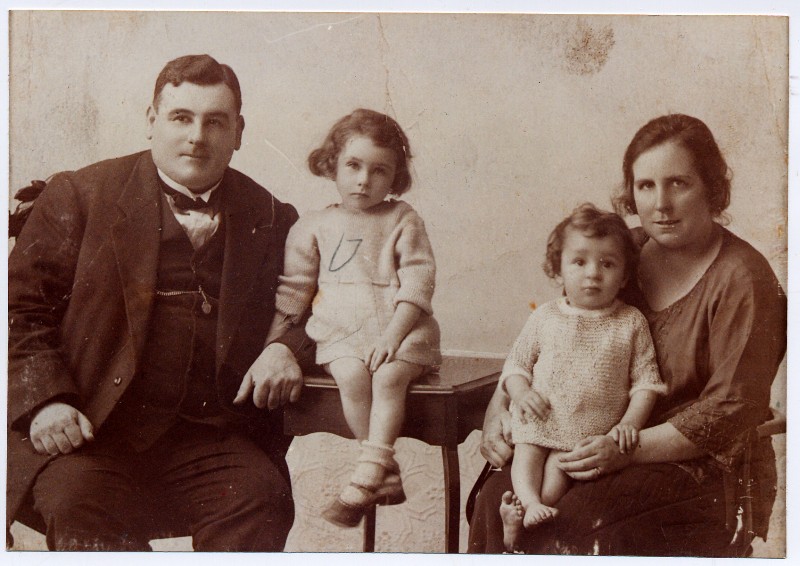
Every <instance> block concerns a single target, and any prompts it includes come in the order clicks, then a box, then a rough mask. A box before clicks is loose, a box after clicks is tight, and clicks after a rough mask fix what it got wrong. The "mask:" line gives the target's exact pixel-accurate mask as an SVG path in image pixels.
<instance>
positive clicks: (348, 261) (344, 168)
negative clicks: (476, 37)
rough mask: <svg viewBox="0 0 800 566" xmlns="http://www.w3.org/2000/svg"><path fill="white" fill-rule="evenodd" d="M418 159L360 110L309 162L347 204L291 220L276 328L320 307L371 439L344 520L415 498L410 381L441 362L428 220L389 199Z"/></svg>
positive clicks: (339, 519)
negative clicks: (408, 492)
mask: <svg viewBox="0 0 800 566" xmlns="http://www.w3.org/2000/svg"><path fill="white" fill-rule="evenodd" d="M410 158H411V150H410V148H409V145H408V139H407V138H406V135H405V134H404V133H403V131H402V130H401V129H400V126H399V125H398V124H397V122H396V121H395V120H393V119H392V118H390V117H389V116H386V115H384V114H381V113H378V112H374V111H372V110H365V109H359V110H356V111H354V112H353V113H352V114H349V115H347V116H345V117H344V118H342V119H341V120H339V121H338V122H337V123H336V124H335V125H334V126H333V127H332V129H331V131H330V132H329V133H328V136H327V137H326V139H325V141H324V142H323V144H322V146H321V147H319V148H318V149H316V150H314V151H313V152H311V154H310V155H309V157H308V165H309V168H310V169H311V172H312V173H314V174H315V175H317V176H321V177H326V178H328V179H331V180H332V181H334V182H335V183H336V188H337V190H338V191H339V195H340V196H341V203H340V204H335V205H332V206H329V207H328V208H325V209H323V210H320V211H316V212H312V213H309V214H307V215H305V216H303V217H302V218H300V220H298V221H297V223H296V224H295V225H294V226H293V227H292V229H291V231H290V232H289V235H288V238H287V242H286V255H285V260H284V272H283V276H282V277H281V278H280V285H279V288H278V291H277V296H276V308H277V314H276V316H275V320H274V321H273V323H272V330H271V332H270V336H273V335H277V334H280V333H281V327H282V326H284V325H286V324H294V323H297V322H298V321H299V320H300V318H301V317H302V315H303V313H304V312H305V311H306V309H307V308H308V306H309V305H311V306H312V315H311V318H310V319H309V320H308V323H307V324H306V332H307V334H308V336H309V337H310V338H312V339H313V340H314V341H315V342H316V344H317V358H316V362H317V364H319V365H321V366H322V367H323V368H325V371H327V372H328V373H329V374H330V375H331V376H333V378H334V380H335V381H336V384H337V385H338V387H339V391H340V394H341V398H342V407H343V409H344V415H345V418H346V420H347V424H348V425H349V426H350V429H351V430H352V431H353V435H354V436H355V437H356V438H357V439H358V440H360V441H362V442H361V453H360V456H359V458H358V461H357V463H356V467H355V471H354V472H353V475H352V477H351V479H350V483H349V485H348V486H346V487H345V488H344V489H343V491H342V492H341V493H340V494H339V496H338V497H337V498H336V499H335V500H334V501H333V502H332V503H331V504H330V505H329V506H328V507H327V508H326V509H325V510H324V511H323V514H322V515H323V517H325V519H327V520H328V521H330V522H332V523H334V524H337V525H340V526H345V527H354V526H356V525H358V523H359V522H360V520H361V518H362V517H363V515H364V514H365V512H366V511H367V510H368V509H370V508H371V507H372V506H374V505H376V504H382V505H392V504H398V503H402V502H403V501H405V498H406V496H405V493H404V491H403V485H402V482H401V480H400V474H399V472H400V469H399V467H398V465H397V461H396V460H395V458H394V448H393V445H394V442H395V440H396V439H397V437H398V435H399V434H400V428H401V426H402V424H403V417H404V410H405V402H406V390H407V388H408V385H409V383H410V382H411V381H413V380H414V379H416V378H417V377H419V376H420V375H422V374H423V373H424V372H426V371H427V370H429V369H430V367H431V366H434V365H437V364H439V363H440V362H441V357H440V353H439V326H438V324H437V323H436V320H435V319H434V318H433V316H432V313H433V311H432V308H431V299H432V297H433V288H434V275H435V264H434V259H433V252H432V250H431V245H430V243H429V241H428V236H427V234H426V232H425V226H424V225H423V222H422V219H421V218H420V217H419V215H417V213H416V212H414V210H413V209H412V208H411V206H409V205H408V204H407V203H405V202H402V201H399V200H393V199H387V197H389V196H397V195H400V194H402V193H404V192H405V191H407V190H408V189H409V187H410V185H411V175H410V174H409V169H408V166H409V160H410Z"/></svg>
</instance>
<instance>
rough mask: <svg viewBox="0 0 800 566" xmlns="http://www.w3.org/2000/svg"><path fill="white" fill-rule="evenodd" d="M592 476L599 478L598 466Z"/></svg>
mask: <svg viewBox="0 0 800 566" xmlns="http://www.w3.org/2000/svg"><path fill="white" fill-rule="evenodd" d="M594 476H595V477H596V478H599V477H600V466H597V467H596V468H595V469H594Z"/></svg>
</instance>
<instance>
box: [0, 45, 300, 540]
mask: <svg viewBox="0 0 800 566" xmlns="http://www.w3.org/2000/svg"><path fill="white" fill-rule="evenodd" d="M241 105H242V99H241V91H240V88H239V82H238V80H237V78H236V75H235V74H234V72H233V70H232V69H231V68H230V67H228V66H227V65H220V64H219V63H218V62H217V61H215V60H214V59H213V58H211V57H209V56H208V55H190V56H186V57H180V58H178V59H175V60H174V61H171V62H169V63H168V64H167V65H166V66H165V67H164V69H163V70H162V71H161V73H160V75H159V76H158V79H157V81H156V87H155V93H154V97H153V102H152V105H151V106H150V107H149V108H148V110H147V132H148V136H147V137H148V138H149V139H150V140H151V150H150V151H145V152H141V153H137V154H134V155H130V156H126V157H121V158H118V159H112V160H108V161H103V162H100V163H96V164H94V165H91V166H89V167H86V168H84V169H81V170H79V171H76V172H71V173H62V174H59V175H57V176H56V177H54V178H53V179H52V181H51V182H50V183H49V184H48V187H47V188H46V189H45V191H44V192H43V193H42V194H41V196H40V197H39V198H38V199H37V202H36V204H35V206H34V209H33V212H32V213H31V216H30V218H29V220H28V222H27V224H26V226H25V228H24V229H23V231H22V233H21V234H20V236H19V238H18V240H17V242H16V246H15V248H14V250H13V252H12V254H11V256H10V258H9V411H8V414H9V427H8V428H9V440H8V456H9V459H8V469H9V475H8V477H9V479H8V501H7V509H8V511H7V517H6V521H7V526H9V525H10V524H11V522H12V521H13V520H14V519H15V518H16V517H19V518H20V519H21V520H24V521H25V522H27V523H29V524H31V523H33V525H34V526H38V527H39V528H43V529H45V532H46V536H47V545H48V548H50V549H55V550H89V549H93V550H147V549H149V548H150V547H149V544H148V541H149V538H150V537H152V536H153V535H154V534H162V535H163V534H165V533H170V532H174V531H170V530H165V529H176V528H177V529H179V531H182V532H183V533H182V534H189V533H190V534H191V535H192V538H193V545H194V548H195V549H197V550H209V551H212V550H214V551H222V550H239V551H248V550H250V551H280V550H282V549H283V546H284V543H285V540H286V536H287V534H288V532H289V529H290V528H291V524H292V520H293V515H294V509H293V503H292V497H291V489H290V483H289V480H288V469H287V467H286V463H285V460H284V455H285V452H286V448H287V446H288V439H285V437H283V435H282V430H281V413H280V410H279V406H280V405H282V404H283V403H285V402H287V401H290V400H291V401H294V400H296V399H297V398H298V396H299V393H300V388H301V386H302V376H301V373H300V370H299V368H298V366H297V363H296V362H295V357H294V356H293V354H292V351H294V352H296V353H297V355H298V357H300V358H304V357H308V353H309V352H308V347H307V344H306V342H307V340H305V341H304V340H303V334H302V332H301V331H299V329H295V330H292V331H290V332H288V333H287V334H286V335H285V336H284V337H283V338H281V339H279V340H278V341H277V343H274V344H271V345H270V346H269V347H267V348H266V349H264V341H265V337H266V334H267V331H268V329H269V324H270V322H271V320H272V317H273V313H274V292H275V287H276V284H277V279H278V275H279V274H280V271H281V269H282V265H283V246H284V241H285V238H286V234H287V232H288V230H289V227H290V226H291V225H292V223H294V221H295V220H296V218H297V213H296V212H295V210H294V208H292V207H291V206H289V205H287V204H284V203H282V202H280V201H278V200H277V199H275V198H274V197H273V196H272V195H270V193H268V192H267V191H266V190H265V189H264V188H263V187H261V186H260V185H258V184H256V183H255V182H254V181H253V180H252V179H250V178H249V177H246V176H245V175H243V174H241V173H239V172H238V171H235V170H233V169H230V168H229V167H228V164H229V163H230V160H231V157H232V155H233V152H234V151H235V150H238V149H239V147H240V145H241V139H242V132H243V130H244V119H243V117H242V116H241V114H240V112H241ZM262 351H263V353H262ZM251 366H252V367H251ZM234 399H235V401H236V402H235V403H234ZM184 529H185V530H184Z"/></svg>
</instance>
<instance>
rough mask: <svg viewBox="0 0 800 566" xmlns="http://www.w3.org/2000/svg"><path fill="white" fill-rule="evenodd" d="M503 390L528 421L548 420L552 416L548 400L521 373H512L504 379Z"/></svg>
mask: <svg viewBox="0 0 800 566" xmlns="http://www.w3.org/2000/svg"><path fill="white" fill-rule="evenodd" d="M503 389H504V390H505V391H506V393H508V396H509V397H511V400H512V401H514V403H515V404H516V405H517V407H519V408H520V410H521V411H522V414H523V415H524V416H525V418H527V419H532V418H537V417H538V418H540V419H542V420H544V419H546V418H547V416H548V415H549V414H550V407H549V406H548V403H547V400H546V399H545V398H544V397H542V396H541V395H540V394H539V393H538V392H537V391H536V390H535V389H533V387H531V383H530V381H528V378H527V377H525V376H524V375H522V374H519V373H512V374H509V375H507V376H505V377H503Z"/></svg>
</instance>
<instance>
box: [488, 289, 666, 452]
mask: <svg viewBox="0 0 800 566" xmlns="http://www.w3.org/2000/svg"><path fill="white" fill-rule="evenodd" d="M513 374H519V375H523V376H525V377H527V378H528V379H529V380H530V381H531V383H532V385H533V387H534V388H535V389H536V390H537V391H539V392H541V393H543V394H545V395H546V396H547V398H548V399H549V400H550V405H551V412H550V415H549V416H548V418H547V419H546V420H540V419H538V418H535V417H534V418H533V419H531V420H527V421H526V420H525V418H524V417H523V416H522V414H521V411H520V410H519V409H518V408H517V407H516V406H514V404H513V403H512V407H511V415H512V421H511V422H512V428H511V434H512V438H513V440H514V442H515V443H524V444H536V445H538V446H543V447H545V448H552V449H556V450H570V449H572V448H573V447H574V446H575V444H577V443H578V442H579V441H581V440H583V439H584V438H586V437H587V436H591V435H596V434H605V433H607V432H608V431H609V430H611V427H613V426H614V425H615V424H617V423H618V422H619V420H620V419H621V418H622V416H623V415H624V414H625V410H626V409H627V406H628V399H629V396H630V395H632V394H633V393H634V392H636V391H639V390H641V389H650V390H653V391H656V392H658V393H660V394H662V395H663V394H665V393H666V391H667V388H666V385H665V384H664V383H663V382H662V381H661V378H660V377H659V374H658V366H657V364H656V358H655V350H654V348H653V341H652V339H651V338H650V331H649V330H648V326H647V320H645V318H644V316H643V315H642V314H641V313H640V312H639V311H638V310H636V309H635V308H633V307H631V306H629V305H626V304H625V303H622V302H621V301H615V302H614V304H613V305H611V306H610V307H608V308H606V309H601V310H584V309H579V308H576V307H574V306H571V305H569V304H568V303H567V302H566V299H565V298H563V297H562V298H560V299H557V300H555V301H551V302H549V303H546V304H544V305H542V306H540V307H539V308H538V309H536V310H535V311H534V312H533V313H531V315H530V317H529V318H528V322H527V323H526V324H525V327H524V328H523V329H522V332H521V333H520V335H519V337H518V338H517V340H516V342H515V343H514V346H513V347H512V349H511V352H510V353H509V355H508V359H507V360H506V363H505V365H504V367H503V373H502V376H501V378H500V379H501V381H502V380H504V379H505V378H506V377H507V376H509V375H513Z"/></svg>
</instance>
